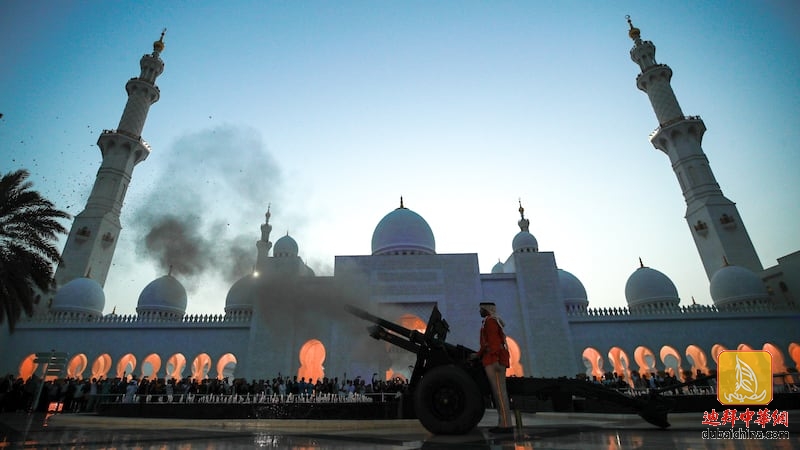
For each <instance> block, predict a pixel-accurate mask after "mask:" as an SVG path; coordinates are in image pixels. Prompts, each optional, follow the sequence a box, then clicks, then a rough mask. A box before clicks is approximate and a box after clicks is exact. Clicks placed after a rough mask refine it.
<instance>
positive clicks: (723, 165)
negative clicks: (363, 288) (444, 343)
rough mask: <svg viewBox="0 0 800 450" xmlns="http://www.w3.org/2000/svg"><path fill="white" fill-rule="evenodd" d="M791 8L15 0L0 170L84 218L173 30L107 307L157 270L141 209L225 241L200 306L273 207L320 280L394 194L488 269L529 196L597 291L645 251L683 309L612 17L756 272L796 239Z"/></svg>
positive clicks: (646, 116)
mask: <svg viewBox="0 0 800 450" xmlns="http://www.w3.org/2000/svg"><path fill="white" fill-rule="evenodd" d="M164 3H166V4H164ZM798 13H800V6H798V4H797V3H796V2H792V1H766V2H757V1H753V2H747V1H736V2H727V1H725V2H723V1H720V2H711V1H709V2H699V3H698V2H670V3H669V4H666V3H664V2H649V1H648V2H641V1H636V2H632V1H631V2H591V1H565V2H533V1H520V2H516V1H498V2H476V1H441V2H416V1H406V2H399V1H396V2H378V1H373V2H368V1H364V2H355V1H347V2H323V1H308V2H305V1H298V2H273V1H253V2H245V1H238V2H224V3H223V2H203V1H192V2H180V1H174V2H148V1H137V2H105V1H103V2H100V1H97V2H92V1H87V2H70V1H57V2H22V1H8V0H6V1H4V2H2V3H0V37H2V41H0V42H2V43H0V52H2V53H1V55H2V60H3V62H4V64H3V66H4V70H3V71H2V72H0V112H1V113H3V115H4V116H3V118H2V119H0V170H2V172H7V171H10V170H15V169H18V168H26V169H28V170H30V171H31V173H32V175H31V181H33V183H34V187H35V188H36V189H39V190H40V191H42V192H43V193H44V194H45V195H46V196H48V197H49V198H51V199H52V200H53V201H54V202H55V203H56V205H57V206H58V207H60V208H62V209H65V210H66V211H68V212H70V213H71V214H77V213H78V212H80V211H81V210H82V209H83V207H84V205H85V202H86V199H87V198H88V195H89V191H90V189H91V186H92V183H93V182H94V176H95V173H96V171H97V169H98V167H99V165H100V152H99V149H98V148H97V146H96V145H95V143H96V140H97V136H98V134H99V133H100V132H101V131H102V130H103V129H113V128H116V126H117V124H118V121H119V118H120V116H121V114H122V110H123V108H124V106H125V102H126V99H127V95H126V93H125V89H124V85H125V82H126V81H127V80H128V79H129V78H131V77H134V76H138V74H139V66H138V61H139V58H140V57H141V56H142V54H144V53H149V52H150V51H152V46H151V44H152V42H153V41H154V40H156V39H158V36H159V34H160V32H161V29H162V28H164V27H166V28H167V29H168V31H167V34H166V38H165V42H166V49H165V50H164V52H163V54H162V59H163V60H164V62H165V64H166V67H165V70H164V73H163V74H162V75H161V76H160V77H159V79H158V81H157V84H158V85H159V87H160V89H161V100H160V101H159V102H158V103H156V104H155V105H153V107H152V108H151V110H150V114H149V116H148V120H147V123H146V125H145V128H144V131H143V137H144V139H146V140H147V141H148V142H149V143H150V145H151V146H152V148H153V151H152V153H151V155H150V157H149V158H148V159H147V160H146V161H144V162H143V163H141V164H139V165H138V166H137V167H136V169H135V170H134V174H133V182H132V183H131V186H130V188H129V190H128V195H127V198H126V203H125V207H124V208H123V212H122V223H123V227H124V229H123V232H122V236H121V237H120V241H119V245H118V247H117V254H116V257H115V263H114V266H113V267H112V269H111V271H110V273H109V278H108V280H107V282H106V312H110V311H111V309H112V308H114V307H115V306H116V308H117V312H121V313H132V312H133V311H134V310H135V307H136V301H137V298H138V294H139V292H141V290H142V289H143V288H144V287H145V286H146V285H147V283H149V282H150V281H152V280H153V279H155V278H157V277H159V276H161V275H164V274H165V273H166V272H165V270H164V269H163V268H161V267H160V266H159V265H158V264H157V263H156V262H155V261H154V260H153V259H154V258H153V257H152V255H150V254H148V252H147V251H146V250H145V248H144V244H143V243H142V241H143V230H144V229H145V228H146V223H147V219H148V218H149V217H152V216H157V215H159V214H165V213H166V212H172V213H175V214H179V215H181V217H183V218H185V219H186V220H187V221H188V222H191V223H192V224H194V225H195V226H196V230H197V232H198V233H201V234H202V236H203V239H205V241H206V243H208V244H210V245H212V246H214V247H215V248H216V249H217V251H216V252H215V253H212V254H209V256H208V261H207V262H206V264H205V265H204V266H203V268H202V269H201V270H198V272H197V273H195V274H194V275H191V276H186V277H184V278H183V279H181V278H180V277H179V279H181V281H182V282H184V284H185V285H186V287H187V289H188V290H189V306H188V311H189V312H190V313H215V314H219V313H222V311H223V307H224V300H225V295H226V292H227V289H228V287H229V286H230V284H231V281H229V280H230V279H235V278H236V277H237V276H239V273H240V272H242V271H246V267H247V266H248V265H249V264H252V261H251V260H254V259H255V253H256V250H255V241H256V240H257V239H258V238H259V235H260V231H259V225H260V224H261V223H263V220H264V212H265V211H266V208H267V205H268V204H271V205H272V209H271V212H272V219H271V224H272V225H273V233H272V236H271V240H272V241H273V242H274V241H276V240H277V239H278V238H279V237H280V236H282V235H283V234H285V233H287V232H288V233H289V234H290V235H291V236H292V237H294V238H295V239H296V240H297V242H298V244H299V247H300V256H301V257H302V258H303V259H304V260H305V261H306V262H307V263H308V264H309V265H310V266H311V267H312V268H313V269H314V270H315V271H316V272H317V274H319V275H328V274H330V273H331V272H332V269H333V263H334V255H360V254H369V253H370V251H371V250H370V240H371V236H372V232H373V230H374V227H375V226H376V225H377V223H378V222H379V221H380V219H381V218H382V217H383V216H384V215H385V214H387V213H389V212H390V211H392V210H393V209H394V208H396V207H397V206H398V204H399V197H400V196H401V195H402V196H403V197H404V199H405V206H406V207H408V208H410V209H412V210H414V211H416V212H417V213H419V214H420V215H422V216H423V217H424V218H425V219H426V220H427V221H428V223H429V224H430V225H431V228H432V229H433V232H434V235H435V238H436V245H437V252H438V253H477V254H478V258H479V262H480V267H481V271H482V272H489V271H490V270H491V267H492V266H493V265H494V264H495V263H496V262H497V261H498V259H502V260H505V259H506V258H507V257H508V255H509V254H510V252H511V240H512V238H513V237H514V235H515V234H516V232H517V231H519V228H518V227H517V220H518V219H519V215H518V213H517V207H518V204H517V201H518V199H521V200H522V203H523V206H524V207H525V211H526V216H527V217H528V218H529V219H530V221H531V228H530V230H531V232H532V233H533V234H534V235H535V236H536V238H537V239H538V241H539V247H540V250H542V251H553V252H555V257H556V261H557V263H558V265H559V267H560V268H563V269H565V270H567V271H569V272H571V273H573V274H574V275H576V276H577V277H578V278H579V279H580V280H581V281H582V282H583V284H584V286H585V287H586V289H587V292H588V295H589V301H590V306H596V307H613V306H623V305H625V298H624V287H625V282H626V280H627V278H628V276H630V274H631V273H632V272H633V271H634V270H635V269H636V268H637V267H638V258H639V257H641V258H642V259H643V261H644V263H645V264H646V265H647V266H650V267H652V268H654V269H657V270H660V271H662V272H664V273H665V274H666V275H668V276H669V277H670V278H671V279H672V280H673V282H674V283H675V285H676V286H677V288H678V292H679V295H680V297H681V302H682V304H690V303H691V298H692V297H694V298H695V299H696V300H697V302H698V303H705V304H710V303H711V298H710V295H709V291H708V280H707V278H706V276H705V274H704V271H703V269H702V264H701V262H700V259H699V257H698V255H697V251H696V249H695V247H694V244H693V242H692V239H691V235H690V234H689V231H688V229H687V225H686V223H685V221H684V219H683V215H684V212H685V204H684V201H683V197H682V195H681V193H680V189H679V186H678V183H677V180H676V179H675V176H674V174H673V172H672V170H671V167H670V163H669V160H668V158H667V157H666V155H664V154H662V153H661V152H659V151H657V150H655V149H654V148H653V147H652V146H651V145H650V143H649V141H648V135H649V134H650V132H652V131H653V130H654V129H655V128H656V127H657V125H658V124H657V122H656V119H655V115H654V113H653V111H652V109H651V107H650V104H649V101H648V99H647V96H646V95H645V94H644V93H643V92H640V91H639V90H638V89H637V88H636V85H635V78H636V76H637V75H638V73H639V69H638V66H636V65H635V64H634V63H633V62H632V61H631V60H630V57H629V54H628V52H629V50H630V48H631V46H632V42H631V40H630V39H629V38H628V35H627V28H628V26H627V23H626V22H625V15H626V14H629V15H631V17H632V19H633V21H634V24H635V25H636V26H637V27H638V28H640V29H641V30H642V37H643V38H644V39H646V40H652V41H653V42H654V43H655V45H656V47H657V53H656V59H657V61H658V62H660V63H664V64H668V65H669V66H670V67H671V68H672V69H673V71H674V76H673V79H672V86H673V89H674V91H675V93H676V95H677V98H678V101H679V102H680V104H681V107H682V109H683V111H684V113H685V114H687V115H700V116H701V117H702V118H703V120H704V121H705V124H706V126H707V128H708V131H707V132H706V135H705V138H704V142H703V148H704V150H705V152H706V154H707V155H708V158H709V160H710V163H711V168H712V170H713V171H714V174H715V176H716V178H717V180H718V182H719V183H720V186H721V188H722V190H723V193H724V194H725V195H726V196H727V197H728V198H730V199H731V200H733V201H734V202H736V203H737V205H738V207H739V211H740V213H741V214H742V216H743V219H744V221H745V225H746V226H747V229H748V231H749V233H750V236H751V238H752V240H753V243H754V244H755V246H756V249H757V251H758V253H759V256H760V258H761V261H762V264H763V265H764V266H765V267H768V266H771V265H774V264H775V260H776V258H778V257H781V256H783V255H786V254H788V253H791V252H793V251H796V250H798V249H800V233H798V231H797V230H798V228H797V223H798V222H799V221H800V208H799V207H798V203H799V202H798V192H800V176H798V173H797V169H798V167H800V156H799V155H800V152H798V151H797V145H798V144H797V143H798V142H800V123H799V122H800V120H799V119H798V117H799V116H798V111H800V83H798V82H797V80H798V76H800V31H798V30H797V27H796V26H795V24H796V23H797V18H798ZM228 247H235V248H236V249H237V251H238V252H239V254H240V256H238V257H236V258H234V261H231V260H230V257H226V256H225V255H227V253H226V252H224V251H222V250H220V249H227V248H228ZM236 263H238V264H236ZM242 275H243V273H242Z"/></svg>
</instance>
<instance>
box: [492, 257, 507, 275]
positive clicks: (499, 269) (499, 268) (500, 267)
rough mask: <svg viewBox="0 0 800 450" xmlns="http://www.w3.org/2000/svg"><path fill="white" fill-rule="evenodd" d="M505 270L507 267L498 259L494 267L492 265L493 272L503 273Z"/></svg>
mask: <svg viewBox="0 0 800 450" xmlns="http://www.w3.org/2000/svg"><path fill="white" fill-rule="evenodd" d="M503 272H505V267H504V266H503V263H501V262H500V261H499V260H498V261H497V264H495V265H494V267H492V273H503Z"/></svg>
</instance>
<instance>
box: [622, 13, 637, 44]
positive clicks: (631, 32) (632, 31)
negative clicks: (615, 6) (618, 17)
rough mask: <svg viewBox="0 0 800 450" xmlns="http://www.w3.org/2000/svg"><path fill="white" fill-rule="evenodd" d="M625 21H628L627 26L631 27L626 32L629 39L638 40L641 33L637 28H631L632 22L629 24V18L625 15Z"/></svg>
mask: <svg viewBox="0 0 800 450" xmlns="http://www.w3.org/2000/svg"><path fill="white" fill-rule="evenodd" d="M625 20H627V21H628V25H629V26H630V27H631V29H630V30H628V36H630V37H631V39H633V40H634V41H635V40H637V39H639V36H640V35H641V31H640V30H639V29H638V28H636V27H635V26H633V22H631V16H627V15H626V16H625Z"/></svg>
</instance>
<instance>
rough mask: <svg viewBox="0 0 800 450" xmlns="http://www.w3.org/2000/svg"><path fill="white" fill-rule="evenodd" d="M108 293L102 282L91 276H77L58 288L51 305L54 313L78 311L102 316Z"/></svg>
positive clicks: (78, 312)
mask: <svg viewBox="0 0 800 450" xmlns="http://www.w3.org/2000/svg"><path fill="white" fill-rule="evenodd" d="M105 306H106V294H105V293H104V292H103V288H102V287H101V286H100V283H98V282H97V281H94V280H93V279H91V278H75V279H74V280H72V281H70V282H69V283H67V284H65V285H64V286H62V287H61V289H59V290H58V292H57V293H56V296H55V298H54V299H53V304H52V306H51V307H50V309H51V311H53V312H54V313H77V314H88V315H91V316H101V315H102V314H103V308H104V307H105Z"/></svg>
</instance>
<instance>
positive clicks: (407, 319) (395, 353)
mask: <svg viewBox="0 0 800 450" xmlns="http://www.w3.org/2000/svg"><path fill="white" fill-rule="evenodd" d="M397 323H399V324H400V325H401V326H403V327H405V328H408V329H409V330H417V331H419V332H420V333H424V332H425V328H427V325H426V324H425V321H424V320H422V319H420V318H419V317H417V316H415V315H413V314H403V315H402V316H400V318H399V319H398V320H397ZM386 350H387V352H388V353H389V368H388V369H387V370H386V379H387V380H391V379H393V378H397V377H400V378H401V379H403V380H406V379H409V378H411V368H410V367H413V366H414V364H415V362H416V358H415V357H414V354H413V353H411V352H407V351H405V350H403V349H401V348H398V347H397V346H394V345H392V344H389V343H388V342H387V343H386Z"/></svg>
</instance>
